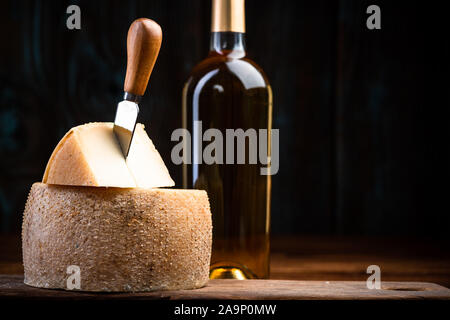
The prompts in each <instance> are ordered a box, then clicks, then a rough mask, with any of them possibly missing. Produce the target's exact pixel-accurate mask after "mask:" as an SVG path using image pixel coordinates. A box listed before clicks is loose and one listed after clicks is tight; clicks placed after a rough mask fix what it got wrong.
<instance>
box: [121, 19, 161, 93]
mask: <svg viewBox="0 0 450 320" xmlns="http://www.w3.org/2000/svg"><path fill="white" fill-rule="evenodd" d="M161 41H162V31H161V27H160V26H159V25H158V24H157V23H156V22H155V21H153V20H150V19H146V18H140V19H137V20H135V21H134V22H133V23H132V24H131V26H130V29H129V30H128V37H127V57H128V59H127V75H126V77H125V84H124V91H125V92H129V93H132V94H134V95H138V96H143V95H144V93H145V89H146V88H147V83H148V79H149V78H150V74H151V73H152V70H153V66H154V65H155V62H156V58H157V57H158V53H159V49H160V48H161Z"/></svg>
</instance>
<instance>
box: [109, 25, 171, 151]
mask: <svg viewBox="0 0 450 320" xmlns="http://www.w3.org/2000/svg"><path fill="white" fill-rule="evenodd" d="M161 41H162V31H161V27H160V26H159V25H158V24H157V23H156V22H155V21H153V20H150V19H145V18H141V19H137V20H135V21H134V22H133V23H132V24H131V26H130V29H129V30H128V37H127V57H128V59H127V74H126V77H125V83H124V91H125V94H124V101H122V102H120V103H119V104H118V106H117V112H116V118H115V120H114V129H113V131H114V134H115V135H116V137H117V140H118V142H119V144H120V147H121V149H122V152H123V154H124V156H125V157H127V156H128V152H129V150H130V145H131V141H132V139H133V134H134V129H135V127H136V121H137V115H138V113H139V107H138V105H137V104H138V103H139V101H140V99H141V97H142V96H143V95H144V93H145V89H146V88H147V83H148V79H149V78H150V74H151V73H152V70H153V66H154V65H155V62H156V58H157V57H158V53H159V49H160V47H161Z"/></svg>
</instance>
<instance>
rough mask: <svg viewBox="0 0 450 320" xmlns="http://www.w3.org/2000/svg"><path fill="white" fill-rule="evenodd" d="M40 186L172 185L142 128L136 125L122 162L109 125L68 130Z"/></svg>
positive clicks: (143, 186) (111, 124)
mask: <svg viewBox="0 0 450 320" xmlns="http://www.w3.org/2000/svg"><path fill="white" fill-rule="evenodd" d="M42 182H44V183H48V184H58V185H72V186H95V187H119V188H134V187H140V188H155V187H171V186H174V185H175V183H174V182H173V180H172V178H171V177H170V174H169V172H168V170H167V168H166V166H165V164H164V162H163V160H162V158H161V156H160V154H159V153H158V151H157V150H156V148H155V146H154V145H153V142H152V141H151V140H150V138H149V137H148V135H147V133H146V132H145V130H144V125H142V124H140V123H138V124H137V125H136V130H135V132H134V137H133V141H132V143H131V147H130V152H129V154H128V158H127V159H125V157H124V156H123V154H122V151H121V149H120V146H119V143H118V142H117V140H116V138H115V136H114V133H113V123H110V122H94V123H88V124H84V125H81V126H77V127H74V128H72V129H71V130H70V131H69V132H68V133H67V134H66V135H65V136H64V137H63V138H62V139H61V141H60V142H59V143H58V145H57V146H56V148H55V150H54V151H53V154H52V156H51V157H50V160H49V162H48V164H47V167H46V169H45V173H44V178H43V180H42Z"/></svg>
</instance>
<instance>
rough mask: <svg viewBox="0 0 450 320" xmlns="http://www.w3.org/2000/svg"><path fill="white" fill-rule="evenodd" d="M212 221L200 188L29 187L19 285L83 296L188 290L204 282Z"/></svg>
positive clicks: (40, 184)
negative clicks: (73, 287)
mask: <svg viewBox="0 0 450 320" xmlns="http://www.w3.org/2000/svg"><path fill="white" fill-rule="evenodd" d="M211 244H212V222H211V211H210V207H209V202H208V196H207V194H206V192H205V191H202V190H177V189H156V188H155V189H141V188H130V189H124V188H98V187H75V186H60V185H48V184H43V183H35V184H33V186H32V188H31V191H30V193H29V196H28V200H27V203H26V206H25V211H24V215H23V224H22V249H23V264H24V271H25V280H24V282H25V283H26V284H28V285H31V286H35V287H41V288H59V289H70V288H68V287H67V286H68V284H67V283H68V276H69V275H68V273H67V268H68V267H69V266H77V267H79V270H80V288H79V289H78V290H82V291H150V290H176V289H192V288H199V287H202V286H204V285H205V284H206V283H207V281H208V278H209V263H210V258H211Z"/></svg>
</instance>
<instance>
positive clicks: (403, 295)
mask: <svg viewBox="0 0 450 320" xmlns="http://www.w3.org/2000/svg"><path fill="white" fill-rule="evenodd" d="M1 298H13V299H14V298H19V299H21V298H26V299H58V300H60V299H71V300H73V299H75V300H105V299H118V300H129V299H139V300H154V299H171V300H182V299H231V300H234V299H243V300H282V299H289V300H348V299H351V300H405V299H406V300H413V299H442V300H450V290H449V289H447V288H445V287H442V286H439V285H437V284H434V283H426V282H382V289H380V290H369V289H367V287H366V283H365V282H362V281H293V280H245V281H242V280H210V281H209V283H208V285H207V286H206V287H204V288H201V289H196V290H179V291H158V292H146V293H106V294H105V293H91V292H74V291H64V290H49V289H39V288H33V287H29V286H27V285H25V284H24V283H23V276H22V275H0V299H1Z"/></svg>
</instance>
